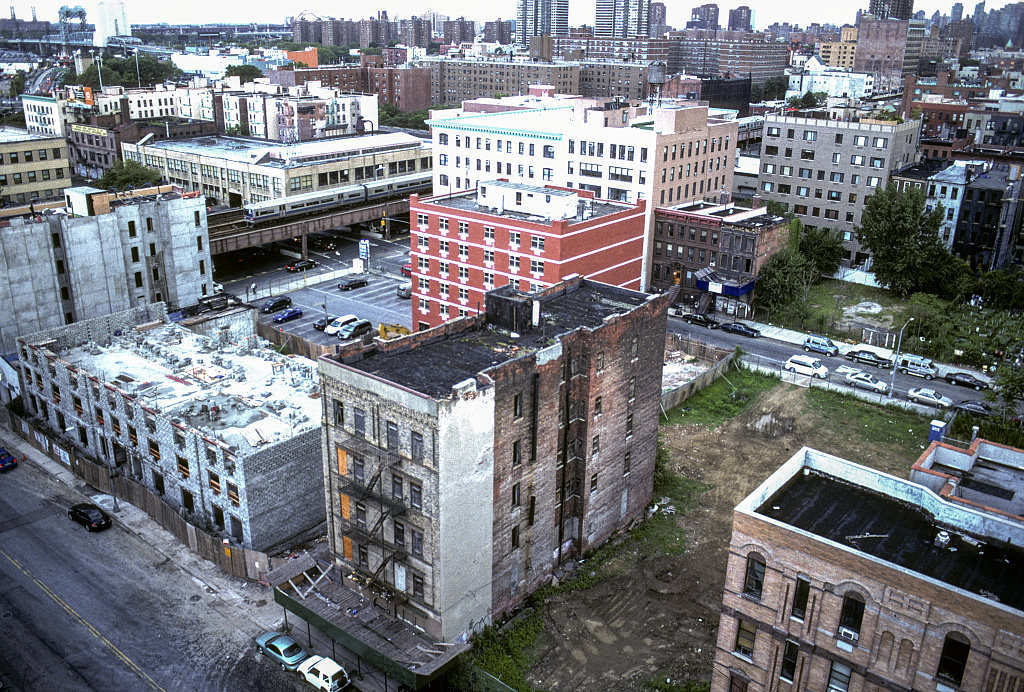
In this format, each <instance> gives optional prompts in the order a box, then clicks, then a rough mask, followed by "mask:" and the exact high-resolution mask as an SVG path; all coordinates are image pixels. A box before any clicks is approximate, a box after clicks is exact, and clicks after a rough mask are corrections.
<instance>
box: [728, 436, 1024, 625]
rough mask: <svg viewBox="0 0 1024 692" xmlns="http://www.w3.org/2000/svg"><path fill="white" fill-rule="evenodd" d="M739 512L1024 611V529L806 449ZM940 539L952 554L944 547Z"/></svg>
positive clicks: (748, 500) (895, 479) (904, 483)
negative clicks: (945, 535) (943, 537)
mask: <svg viewBox="0 0 1024 692" xmlns="http://www.w3.org/2000/svg"><path fill="white" fill-rule="evenodd" d="M851 479H856V480H857V482H854V481H853V480H851ZM737 511H750V512H751V513H753V514H757V515H761V516H763V517H767V518H769V519H771V520H774V521H777V522H780V523H782V524H785V525H788V526H791V527H793V528H796V529H799V530H801V531H805V532H807V533H809V534H812V535H814V536H818V537H820V538H823V539H827V540H829V541H832V542H833V543H836V544H838V545H840V546H842V547H843V548H845V549H847V550H850V551H853V552H857V553H862V554H864V555H868V556H871V557H873V558H876V559H878V560H881V561H884V562H887V563H890V564H892V565H895V566H896V567H900V568H902V569H905V570H907V571H909V572H913V573H916V574H918V575H921V576H923V577H928V578H931V579H934V580H936V581H939V582H942V583H943V584H946V585H948V586H951V587H955V588H958V589H962V590H964V591H968V592H970V593H973V594H975V595H977V596H979V597H982V598H985V599H988V600H991V601H995V602H997V603H1002V604H1005V605H1007V606H1009V607H1011V608H1014V609H1016V610H1024V579H1021V574H1024V550H1022V548H1021V538H1022V537H1024V528H1022V527H1021V526H1020V525H1015V524H1014V523H1013V522H1012V520H1009V519H1006V518H1003V517H1000V516H999V515H996V514H993V513H988V512H984V511H981V510H978V509H973V508H961V507H956V506H954V505H953V504H951V503H949V502H947V501H945V500H943V499H942V498H939V497H938V496H937V495H936V494H935V493H933V492H931V491H930V490H928V489H927V488H925V487H924V486H921V485H918V484H916V483H911V482H910V481H907V480H904V479H899V478H896V477H894V476H889V475H887V474H883V473H881V472H878V471H874V470H873V469H868V468H865V467H862V466H859V465H857V464H854V463H852V462H849V461H845V460H842V459H838V458H837V457H832V456H831V455H826V454H822V453H820V452H815V451H814V450H809V449H807V448H804V449H803V450H801V451H800V452H798V453H797V454H796V455H794V457H793V458H791V459H790V460H789V461H787V462H786V464H784V465H783V467H782V468H781V469H779V471H777V472H776V473H775V474H773V475H772V477H771V478H769V479H768V481H765V483H764V484H762V486H761V487H760V488H758V489H757V490H755V491H754V493H752V494H751V496H750V497H748V498H747V499H745V500H744V501H743V502H741V503H740V505H739V506H738V507H737ZM941 531H946V532H948V534H949V538H950V542H949V544H948V545H947V546H945V547H940V546H939V545H937V541H936V538H937V536H938V535H939V532H941Z"/></svg>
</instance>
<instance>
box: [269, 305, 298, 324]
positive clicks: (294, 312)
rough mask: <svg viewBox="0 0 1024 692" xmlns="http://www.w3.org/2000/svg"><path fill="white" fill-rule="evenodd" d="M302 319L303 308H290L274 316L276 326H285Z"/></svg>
mask: <svg viewBox="0 0 1024 692" xmlns="http://www.w3.org/2000/svg"><path fill="white" fill-rule="evenodd" d="M300 317H302V308H288V309H287V310H283V311H281V312H279V313H277V314H276V315H274V324H284V323H285V322H291V321H292V320H297V319H299V318H300Z"/></svg>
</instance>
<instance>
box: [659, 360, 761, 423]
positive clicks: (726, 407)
mask: <svg viewBox="0 0 1024 692" xmlns="http://www.w3.org/2000/svg"><path fill="white" fill-rule="evenodd" d="M778 383H779V380H778V378H775V377H771V376H769V375H761V374H758V373H755V372H751V371H750V370H747V369H745V368H732V369H730V370H729V371H728V372H727V373H725V375H724V376H723V377H721V378H719V379H718V380H715V382H713V383H712V384H711V385H709V386H708V387H705V388H704V389H702V390H701V391H699V392H697V393H696V394H694V395H693V396H691V397H690V398H689V399H687V400H686V401H684V402H683V404H682V405H681V406H679V407H678V408H674V409H672V410H671V411H669V412H668V417H667V418H663V419H662V421H661V422H662V425H676V424H678V423H689V424H692V425H701V426H704V427H707V428H717V427H718V426H719V425H721V424H722V423H724V422H725V421H727V420H729V419H730V418H733V417H735V416H737V415H739V414H740V413H742V412H743V411H745V410H746V409H747V407H749V406H750V405H751V404H752V403H753V402H754V400H755V399H757V397H758V396H760V395H761V394H762V393H763V392H766V391H768V390H769V389H771V388H772V387H774V386H776V385H777V384H778Z"/></svg>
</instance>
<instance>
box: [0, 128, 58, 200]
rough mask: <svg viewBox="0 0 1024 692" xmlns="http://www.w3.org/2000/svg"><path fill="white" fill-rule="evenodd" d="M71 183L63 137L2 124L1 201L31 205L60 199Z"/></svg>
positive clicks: (0, 151) (0, 154) (0, 150)
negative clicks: (36, 202)
mask: <svg viewBox="0 0 1024 692" xmlns="http://www.w3.org/2000/svg"><path fill="white" fill-rule="evenodd" d="M70 185H71V166H70V165H69V164H68V155H67V151H66V150H65V146H64V138H63V137H50V136H47V135H40V134H35V133H32V132H29V131H28V130H22V129H19V128H16V127H0V201H3V202H8V203H11V204H28V203H30V202H32V201H33V200H37V199H39V200H50V199H55V198H60V197H62V196H63V195H64V188H66V187H69V186H70Z"/></svg>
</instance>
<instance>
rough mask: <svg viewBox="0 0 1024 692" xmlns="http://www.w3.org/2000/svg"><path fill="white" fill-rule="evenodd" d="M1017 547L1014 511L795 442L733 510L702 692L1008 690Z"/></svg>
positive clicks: (1018, 652)
mask: <svg viewBox="0 0 1024 692" xmlns="http://www.w3.org/2000/svg"><path fill="white" fill-rule="evenodd" d="M993 463H999V462H998V461H989V462H988V464H989V465H992V464H993ZM999 478H1000V483H1001V485H1002V487H1003V488H1006V487H1010V488H1012V489H1013V491H1014V492H1015V491H1018V490H1020V489H1021V486H1022V483H1021V474H1020V468H1017V469H1016V471H1015V472H1013V471H1010V470H1009V469H1003V471H1002V472H1000V473H999ZM992 487H993V488H994V489H995V490H999V488H998V487H995V486H992ZM1022 541H1024V522H1022V520H1021V516H1019V515H1011V514H1009V513H1005V512H1003V513H1000V512H996V511H993V510H992V509H989V508H987V507H985V506H983V505H981V504H972V503H964V502H957V503H954V502H951V501H949V500H948V499H946V498H944V497H942V496H940V495H938V494H936V493H935V492H934V491H932V490H930V489H929V488H928V487H926V486H924V485H918V484H916V483H914V482H912V481H908V480H903V479H899V478H896V477H893V476H889V475H887V474H883V473H881V472H878V471H875V470H873V469H869V468H865V467H862V466H859V465H857V464H854V463H852V462H849V461H846V460H844V459H839V458H837V457H834V456H831V455H828V454H824V453H822V452H817V451H814V450H811V449H808V448H806V447H805V448H803V449H801V450H800V451H799V452H797V453H796V454H795V455H794V456H793V457H792V458H790V459H789V460H788V461H787V462H786V463H785V464H784V465H783V466H782V467H781V468H780V469H779V470H778V471H776V472H775V473H774V474H772V476H771V477H770V478H768V480H766V481H765V482H764V483H763V484H762V485H761V486H760V487H759V488H757V489H756V490H755V491H754V492H753V493H751V494H750V495H749V496H748V497H747V498H745V499H744V500H743V501H742V502H741V503H740V504H739V505H738V506H737V507H736V513H735V516H734V519H733V534H732V541H731V543H730V550H729V564H728V569H727V573H726V583H725V593H724V596H723V599H722V618H721V624H720V626H719V630H718V646H717V649H716V652H715V664H714V670H713V673H712V683H711V689H712V690H713V692H746V691H747V690H750V691H753V690H780V691H786V692H788V691H789V690H828V691H829V692H847V691H850V692H860V691H870V692H875V691H876V690H894V691H897V692H910V691H911V690H936V692H956V691H957V690H963V691H964V692H968V691H972V692H973V691H979V692H980V691H983V690H984V691H985V692H996V691H1002V692H1008V691H1014V692H1016V691H1017V690H1020V689H1021V685H1022V684H1024V580H1022V579H1021V574H1024V551H1022V549H1021V547H1020V546H1021V545H1022Z"/></svg>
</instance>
